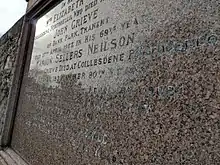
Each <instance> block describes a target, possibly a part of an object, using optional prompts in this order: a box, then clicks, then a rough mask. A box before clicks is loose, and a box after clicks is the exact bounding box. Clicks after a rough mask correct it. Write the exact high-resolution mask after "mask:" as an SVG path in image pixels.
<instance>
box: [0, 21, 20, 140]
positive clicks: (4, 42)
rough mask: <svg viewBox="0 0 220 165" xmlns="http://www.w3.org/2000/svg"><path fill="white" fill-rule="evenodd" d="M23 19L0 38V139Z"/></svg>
mask: <svg viewBox="0 0 220 165" xmlns="http://www.w3.org/2000/svg"><path fill="white" fill-rule="evenodd" d="M22 21H23V18H21V19H20V20H19V21H18V22H17V23H16V24H15V25H14V26H13V27H12V28H11V29H10V30H9V31H8V32H7V33H6V34H5V35H3V36H2V37H1V38H0V139H1V137H2V129H3V125H4V121H5V117H6V116H5V115H6V111H7V104H8V99H9V98H8V97H9V91H10V88H11V85H12V79H13V76H14V69H15V60H16V57H17V56H18V47H19V45H18V43H19V39H20V36H21V27H22Z"/></svg>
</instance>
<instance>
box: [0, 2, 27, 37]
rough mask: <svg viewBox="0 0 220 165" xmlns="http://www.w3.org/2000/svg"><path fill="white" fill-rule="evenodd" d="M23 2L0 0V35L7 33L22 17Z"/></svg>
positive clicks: (24, 4) (24, 6)
mask: <svg viewBox="0 0 220 165" xmlns="http://www.w3.org/2000/svg"><path fill="white" fill-rule="evenodd" d="M26 7H27V2H26V1H25V0H0V22H1V24H0V34H4V33H5V32H7V31H8V30H9V29H10V28H11V27H12V26H13V25H14V24H15V23H16V22H17V20H18V19H19V18H20V17H21V16H22V15H24V13H25V10H26Z"/></svg>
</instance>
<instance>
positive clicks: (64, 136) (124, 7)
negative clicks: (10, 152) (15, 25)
mask: <svg viewBox="0 0 220 165" xmlns="http://www.w3.org/2000/svg"><path fill="white" fill-rule="evenodd" d="M65 2H66V3H61V4H60V5H59V6H58V7H56V9H54V10H52V11H50V12H49V13H48V14H46V15H45V16H44V17H42V18H41V19H40V20H39V22H38V23H37V28H36V37H35V44H34V49H33V54H32V60H31V62H30V70H29V72H28V73H26V74H25V77H24V81H23V85H22V91H21V97H20V100H19V105H18V112H17V116H16V120H15V126H14V133H13V139H12V148H13V149H14V150H16V151H17V152H18V153H19V154H20V155H21V156H22V157H23V158H24V159H25V160H27V161H28V162H29V163H30V164H31V165H41V164H47V165H57V164H59V165H60V164H65V165H73V164H76V165H85V164H100V165H102V164H112V165H116V164H125V165H127V164H128V165H132V164H135V165H139V164H140V165H142V164H149V165H151V164H152V165H155V164H157V165H159V164H161V165H164V164H171V165H172V164H173V165H176V164H189V165H191V164H193V165H197V164H198V165H200V164H211V165H218V164H220V156H219V155H220V141H219V138H220V134H219V130H220V120H219V119H220V116H219V115H220V113H219V109H220V86H219V85H218V84H219V82H220V72H219V67H220V65H219V64H220V56H219V53H220V52H219V51H220V30H219V27H220V22H219V21H220V20H219V16H220V10H219V9H220V8H219V5H220V4H219V1H217V0H211V1H206V0H194V1H192V0H188V1H185V0H179V1H175V0H164V1H159V0H148V1H146V0H138V1H137V0H136V1H134V0H126V1H116V0H114V1H113V0H109V1H106V0H99V1H89V0H78V1H72V2H71V1H69V3H68V1H65ZM91 2H93V3H91ZM96 2H97V4H96ZM73 3H75V4H73ZM72 4H73V5H72ZM68 6H70V7H68ZM71 10H73V11H72V12H70V11H71ZM69 12H70V13H69ZM100 20H101V21H100ZM99 21H100V22H99ZM59 22H60V23H59ZM62 22H64V24H62ZM97 23H98V25H97ZM92 24H93V25H92ZM90 25H91V26H90ZM80 40H81V41H80Z"/></svg>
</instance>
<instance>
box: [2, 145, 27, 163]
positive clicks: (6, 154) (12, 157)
mask: <svg viewBox="0 0 220 165" xmlns="http://www.w3.org/2000/svg"><path fill="white" fill-rule="evenodd" d="M0 165H28V164H27V163H26V162H25V161H24V160H23V159H22V158H21V157H20V156H19V155H18V154H17V153H16V152H14V151H13V150H12V149H10V148H7V149H6V150H2V151H0Z"/></svg>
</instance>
